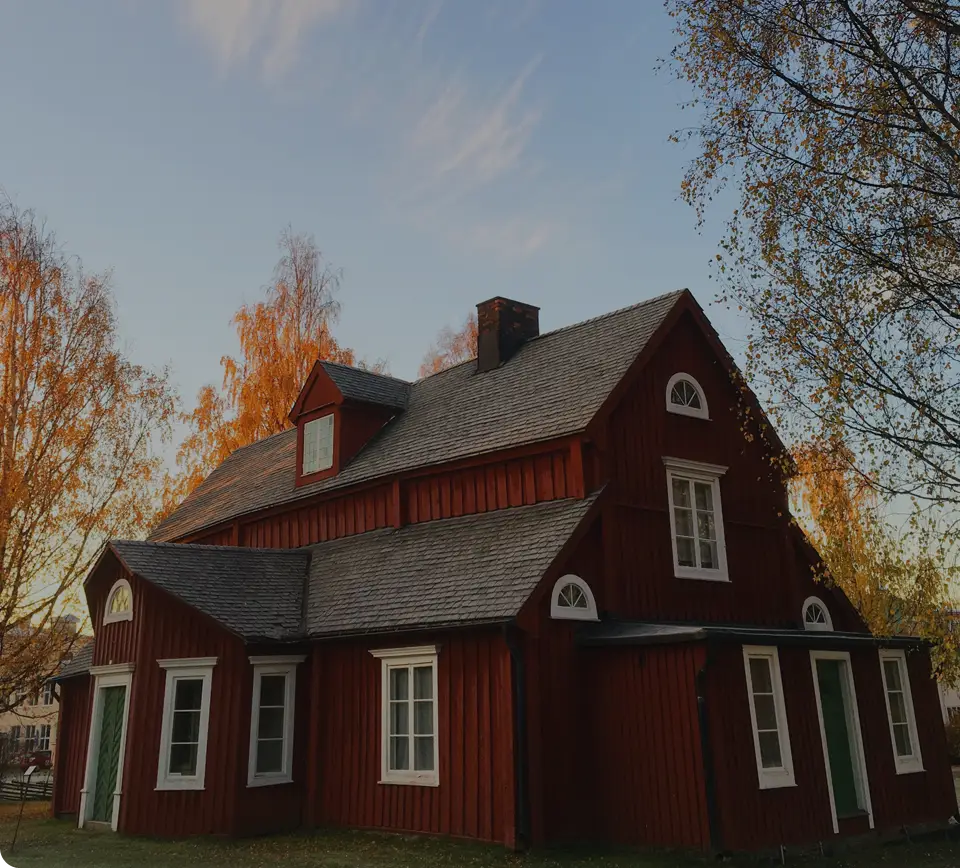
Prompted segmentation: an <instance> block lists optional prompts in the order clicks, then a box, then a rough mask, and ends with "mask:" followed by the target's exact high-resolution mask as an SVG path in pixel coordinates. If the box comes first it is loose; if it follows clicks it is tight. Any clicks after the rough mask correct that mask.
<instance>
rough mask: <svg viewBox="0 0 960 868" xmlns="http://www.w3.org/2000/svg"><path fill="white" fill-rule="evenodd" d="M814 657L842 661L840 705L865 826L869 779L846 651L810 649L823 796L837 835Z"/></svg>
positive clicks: (869, 809)
mask: <svg viewBox="0 0 960 868" xmlns="http://www.w3.org/2000/svg"><path fill="white" fill-rule="evenodd" d="M818 660H840V661H841V662H844V663H846V666H845V667H844V668H843V670H842V671H843V672H844V673H845V677H844V680H843V689H844V706H845V709H846V712H847V731H848V732H849V733H851V734H852V735H853V754H854V755H853V757H852V759H853V765H854V768H853V776H854V783H855V784H856V787H857V796H858V797H860V798H862V799H863V804H864V810H866V812H867V817H868V820H869V826H870V828H871V829H872V828H873V800H872V799H871V798H870V778H869V776H868V774H867V764H866V760H865V757H866V753H865V752H864V750H863V733H862V731H861V730H860V705H859V703H858V702H857V685H856V682H855V680H854V677H853V664H852V663H851V662H850V652H849V651H811V652H810V669H811V671H812V672H813V694H814V696H815V697H816V700H817V718H818V719H819V721H820V743H821V745H822V746H823V768H824V771H825V772H826V775H827V795H828V796H829V797H830V817H831V819H832V820H833V831H834V832H835V833H836V834H840V821H839V818H838V817H837V803H836V799H835V798H834V795H833V775H832V774H831V773H830V753H829V751H828V750H827V729H826V726H825V725H824V723H823V703H822V702H821V700H820V679H819V678H818V676H817V661H818Z"/></svg>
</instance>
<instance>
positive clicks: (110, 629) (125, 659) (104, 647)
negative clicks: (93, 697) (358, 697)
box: [86, 560, 148, 666]
mask: <svg viewBox="0 0 960 868" xmlns="http://www.w3.org/2000/svg"><path fill="white" fill-rule="evenodd" d="M118 579H126V580H127V581H128V582H129V583H130V590H131V591H132V593H133V620H131V621H115V622H114V623H112V624H104V623H103V616H104V611H105V607H106V605H107V596H108V595H109V594H110V589H111V588H112V587H113V586H114V584H115V582H116V581H117V580H118ZM143 588H144V583H143V582H141V581H140V580H139V579H138V578H137V577H136V576H133V575H131V574H130V573H128V572H127V571H126V570H125V569H124V568H123V567H122V566H121V565H120V564H119V563H118V562H117V561H116V560H114V561H113V563H112V564H110V565H109V566H108V565H106V564H105V565H104V568H103V569H101V570H100V571H99V572H98V573H97V575H96V577H95V578H94V580H93V581H92V582H91V583H90V585H89V586H88V587H87V589H86V594H87V605H88V606H89V608H90V620H91V621H92V622H93V632H94V635H95V636H96V637H97V639H96V643H95V645H94V648H93V665H94V666H106V665H109V664H111V663H132V662H133V660H134V659H135V657H136V653H137V640H138V636H139V631H140V625H141V624H142V623H143V620H144V614H145V613H146V612H147V611H148V610H147V609H145V608H144V600H143V594H142V593H141V591H142V590H143Z"/></svg>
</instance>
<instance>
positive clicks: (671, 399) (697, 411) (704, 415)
mask: <svg viewBox="0 0 960 868" xmlns="http://www.w3.org/2000/svg"><path fill="white" fill-rule="evenodd" d="M667 411H668V412H669V413H678V414H679V415H681V416H694V417H696V418H698V419H709V418H710V415H709V413H708V412H707V398H706V396H705V395H704V393H703V389H702V388H701V386H700V384H699V383H698V382H697V381H696V380H695V379H694V378H693V377H691V376H690V375H689V374H683V373H680V374H674V375H673V376H672V377H671V378H670V381H669V382H668V383H667Z"/></svg>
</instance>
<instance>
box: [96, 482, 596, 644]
mask: <svg viewBox="0 0 960 868" xmlns="http://www.w3.org/2000/svg"><path fill="white" fill-rule="evenodd" d="M598 496H599V494H593V495H591V496H589V497H586V498H583V499H577V498H567V499H565V500H554V501H550V502H548V503H541V504H536V505H532V506H520V507H514V508H512V509H502V510H497V511H494V512H486V513H479V514H476V515H468V516H463V517H460V518H450V519H443V520H439V521H432V522H424V523H422V524H412V525H406V526H405V527H402V528H396V529H395V528H390V529H385V530H377V531H371V532H369V533H364V534H357V535H355V536H349V537H344V538H342V539H338V540H331V541H330V542H324V543H318V544H316V545H313V546H307V547H304V548H299V549H256V548H242V547H234V546H207V545H191V544H181V543H155V542H131V541H115V542H112V543H110V546H109V550H110V551H112V553H113V554H114V555H115V556H116V557H117V558H118V559H119V560H120V562H121V563H122V564H123V565H124V566H125V567H126V568H127V570H129V571H130V572H131V573H132V574H133V575H135V576H137V577H138V578H140V579H142V580H144V581H147V582H150V583H151V584H152V585H155V586H156V587H158V588H161V589H162V590H164V591H166V592H167V593H169V594H171V595H173V596H174V597H177V598H178V599H180V600H182V601H183V602H184V603H186V604H187V605H189V606H191V607H192V608H194V609H197V610H198V611H200V612H204V613H205V614H207V615H209V616H210V617H211V618H213V619H214V620H216V621H217V622H219V623H220V624H221V625H222V626H224V627H225V628H227V629H228V630H230V631H231V632H232V633H234V634H236V635H237V636H240V637H241V638H243V639H244V640H246V641H248V642H284V641H297V640H302V639H306V638H319V637H323V636H331V635H338V636H343V635H354V634H359V633H377V632H390V631H396V630H405V629H413V628H417V627H434V628H436V627H450V626H465V625H468V624H488V623H502V622H506V621H509V620H510V619H512V618H514V617H515V616H516V615H517V614H518V613H519V611H520V608H521V607H522V606H523V604H524V603H525V602H526V600H527V598H528V597H529V596H530V594H531V593H532V592H533V590H534V589H535V588H536V586H537V583H538V582H539V581H540V579H541V577H542V576H543V574H544V573H545V572H546V571H547V570H548V569H549V568H550V566H551V564H552V563H553V562H554V560H556V559H557V557H558V556H559V555H560V553H561V551H562V549H563V548H564V546H565V545H566V543H567V541H568V540H569V539H570V538H571V537H572V536H574V534H575V532H576V531H577V528H578V527H579V526H580V525H581V523H582V522H584V521H585V519H587V517H588V514H589V513H590V510H591V507H592V506H593V505H594V503H595V502H596V500H597V497H598ZM95 570H96V568H95ZM92 575H93V574H91V576H92ZM88 581H89V580H88Z"/></svg>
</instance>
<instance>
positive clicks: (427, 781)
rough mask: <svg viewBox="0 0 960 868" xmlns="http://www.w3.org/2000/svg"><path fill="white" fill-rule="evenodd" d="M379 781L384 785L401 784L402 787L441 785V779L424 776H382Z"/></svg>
mask: <svg viewBox="0 0 960 868" xmlns="http://www.w3.org/2000/svg"><path fill="white" fill-rule="evenodd" d="M377 783H378V784H381V785H384V786H389V785H391V784H395V785H397V786H401V787H439V786H440V781H439V779H437V778H423V777H420V778H415V777H409V778H399V777H398V778H394V777H389V778H382V779H381V780H379V781H377Z"/></svg>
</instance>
